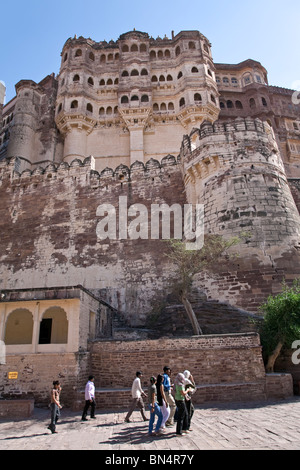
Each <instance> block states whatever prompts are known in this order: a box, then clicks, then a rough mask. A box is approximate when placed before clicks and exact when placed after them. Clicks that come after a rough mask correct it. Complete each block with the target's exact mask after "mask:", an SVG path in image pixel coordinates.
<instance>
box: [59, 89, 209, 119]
mask: <svg viewBox="0 0 300 470" xmlns="http://www.w3.org/2000/svg"><path fill="white" fill-rule="evenodd" d="M120 101H121V104H129V102H139V101H141V103H148V102H149V96H148V95H142V96H141V98H139V97H138V95H133V96H131V97H129V96H127V95H123V96H122V97H121V100H120ZM211 101H213V102H214V103H215V102H216V100H215V98H214V96H213V95H211ZM194 102H195V104H200V103H201V102H202V96H201V94H200V93H195V94H194ZM179 106H180V107H183V106H185V98H181V99H180V101H179ZM70 108H71V109H77V108H78V101H77V100H73V101H72V102H71V106H70ZM167 109H168V110H169V111H174V109H175V108H174V103H172V102H170V103H168V104H166V103H161V104H160V105H159V104H157V103H154V105H153V110H154V111H166V110H167ZM61 110H62V104H60V105H59V107H58V113H60V111H61ZM86 111H89V112H91V113H92V112H93V111H94V108H93V105H92V104H91V103H87V104H86ZM117 111H118V106H115V107H114V109H113V108H112V107H111V106H108V107H107V108H106V111H105V108H104V107H101V108H100V109H99V115H103V114H107V115H110V114H113V113H115V114H116V113H117Z"/></svg>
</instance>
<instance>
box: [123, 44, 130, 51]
mask: <svg viewBox="0 0 300 470" xmlns="http://www.w3.org/2000/svg"><path fill="white" fill-rule="evenodd" d="M128 51H129V47H128V46H127V44H124V46H123V47H122V52H128Z"/></svg>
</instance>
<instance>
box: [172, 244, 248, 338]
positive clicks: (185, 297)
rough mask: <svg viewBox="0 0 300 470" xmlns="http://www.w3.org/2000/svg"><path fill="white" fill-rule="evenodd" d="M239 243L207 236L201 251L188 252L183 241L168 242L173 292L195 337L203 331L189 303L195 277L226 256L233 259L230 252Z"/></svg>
mask: <svg viewBox="0 0 300 470" xmlns="http://www.w3.org/2000/svg"><path fill="white" fill-rule="evenodd" d="M239 242H240V239H239V238H237V237H233V238H231V239H230V240H225V239H224V238H223V237H222V236H220V235H206V236H205V237H204V245H203V247H202V248H201V249H200V250H187V249H186V244H185V243H184V242H182V241H181V240H168V242H167V243H168V246H169V250H168V253H167V256H168V258H169V259H170V261H171V262H172V264H173V266H174V268H175V272H174V276H173V291H174V293H175V295H176V296H177V297H178V298H179V300H180V301H181V302H182V304H183V306H184V308H185V311H186V313H187V316H188V318H189V320H190V322H191V325H192V327H193V332H194V334H195V335H202V334H203V331H202V329H201V327H200V325H199V322H198V320H197V317H196V315H195V312H194V310H193V307H192V305H191V302H190V301H189V294H190V292H191V288H192V284H193V279H194V276H195V275H196V274H198V273H200V272H203V271H209V270H211V269H212V267H213V266H214V265H215V264H216V263H217V262H218V263H220V262H221V261H224V260H225V255H227V259H228V258H229V257H232V256H233V255H229V254H228V250H229V248H231V247H232V246H234V245H236V244H238V243H239Z"/></svg>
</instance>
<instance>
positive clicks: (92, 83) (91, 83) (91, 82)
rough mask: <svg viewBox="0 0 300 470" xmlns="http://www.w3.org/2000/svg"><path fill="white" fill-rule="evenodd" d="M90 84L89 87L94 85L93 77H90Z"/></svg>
mask: <svg viewBox="0 0 300 470" xmlns="http://www.w3.org/2000/svg"><path fill="white" fill-rule="evenodd" d="M88 84H89V85H94V80H93V78H92V77H89V78H88Z"/></svg>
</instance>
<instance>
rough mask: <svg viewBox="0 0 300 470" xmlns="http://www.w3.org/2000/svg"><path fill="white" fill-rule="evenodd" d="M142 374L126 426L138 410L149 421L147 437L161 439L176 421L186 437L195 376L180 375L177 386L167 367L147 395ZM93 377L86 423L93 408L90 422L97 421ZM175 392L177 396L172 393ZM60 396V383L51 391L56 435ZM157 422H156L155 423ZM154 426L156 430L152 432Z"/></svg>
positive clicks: (87, 396) (133, 392) (133, 391)
mask: <svg viewBox="0 0 300 470" xmlns="http://www.w3.org/2000/svg"><path fill="white" fill-rule="evenodd" d="M142 376H143V374H142V372H141V371H138V372H137V373H136V377H135V379H134V380H133V383H132V388H131V395H132V402H131V404H130V407H129V410H128V413H127V415H126V417H125V422H126V423H129V422H130V416H131V415H132V413H133V411H134V410H135V409H136V408H138V409H139V410H140V412H141V415H142V418H143V420H144V421H149V427H148V433H149V435H150V436H160V435H163V433H164V432H165V430H166V427H168V426H173V425H174V424H175V421H176V434H177V435H178V436H183V435H184V434H186V433H188V432H189V431H191V427H190V426H191V419H192V416H193V413H194V406H193V403H192V400H191V396H192V394H193V393H194V391H195V390H196V385H195V382H194V379H193V376H192V374H191V373H190V372H189V371H188V370H185V371H184V372H183V373H178V374H177V376H176V378H175V381H174V384H172V381H171V369H170V367H168V366H165V367H164V369H163V373H161V374H158V375H157V377H154V376H152V377H150V381H149V387H148V395H147V394H146V393H145V392H144V390H143V388H142V385H141V377H142ZM94 379H95V378H94V376H93V375H90V376H89V378H88V381H87V383H86V386H85V404H84V408H83V412H82V417H81V419H82V421H86V420H87V414H88V410H89V408H91V413H90V415H91V418H95V409H96V402H95V385H94ZM173 389H174V392H175V393H174V396H173V394H172V390H173ZM60 393H61V385H60V383H59V381H54V382H53V388H52V390H51V403H50V410H51V423H50V425H49V426H48V429H50V431H51V432H52V433H56V423H57V421H58V419H59V416H60V409H61V404H60ZM143 397H144V398H147V399H148V408H149V411H150V419H148V418H147V416H146V410H145V404H144V400H143ZM156 418H157V420H156V422H155V419H156ZM154 425H155V430H154V431H153V428H154Z"/></svg>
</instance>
